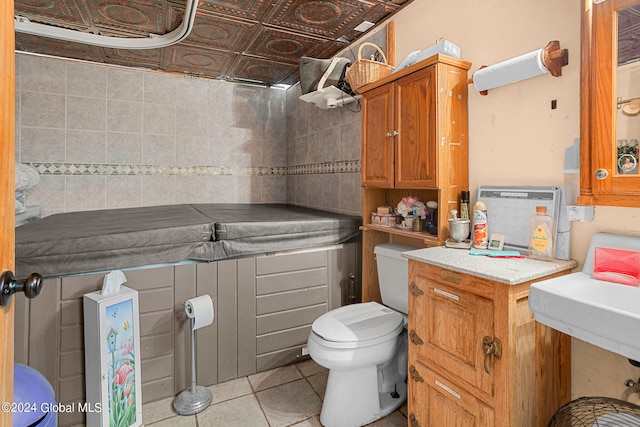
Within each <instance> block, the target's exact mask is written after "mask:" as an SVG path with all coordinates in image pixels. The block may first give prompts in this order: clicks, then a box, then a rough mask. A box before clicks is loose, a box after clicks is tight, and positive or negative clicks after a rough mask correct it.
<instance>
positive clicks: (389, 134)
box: [384, 130, 398, 138]
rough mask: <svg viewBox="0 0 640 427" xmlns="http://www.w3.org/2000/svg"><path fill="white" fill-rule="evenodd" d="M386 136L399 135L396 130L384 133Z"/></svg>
mask: <svg viewBox="0 0 640 427" xmlns="http://www.w3.org/2000/svg"><path fill="white" fill-rule="evenodd" d="M384 136H386V137H387V138H392V137H394V136H398V131H397V130H394V131H393V132H387V133H385V134H384Z"/></svg>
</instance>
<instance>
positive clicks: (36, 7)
mask: <svg viewBox="0 0 640 427" xmlns="http://www.w3.org/2000/svg"><path fill="white" fill-rule="evenodd" d="M411 1H412V0H200V1H199V3H198V9H197V14H196V19H195V22H194V26H193V30H192V31H191V33H190V35H189V36H188V37H187V38H186V39H185V40H183V41H181V42H180V43H177V44H174V45H172V46H169V47H165V48H158V49H147V50H127V49H112V48H102V47H96V46H90V45H87V44H82V43H75V42H67V41H61V40H56V39H52V38H45V37H40V36H34V35H30V34H24V33H19V32H16V49H17V50H19V51H25V52H35V53H41V54H48V55H55V56H61V57H65V58H75V59H83V60H88V61H94V62H102V63H109V64H118V65H124V66H130V67H144V68H149V69H153V70H164V71H169V72H177V73H186V74H190V75H194V76H200V77H206V78H218V79H229V80H240V81H243V80H248V81H255V82H263V83H266V84H269V85H273V84H279V83H282V84H293V83H295V82H297V81H298V62H299V59H300V57H301V56H310V57H314V58H330V57H332V56H333V55H334V54H335V53H337V52H338V51H340V50H341V49H343V48H344V47H346V46H347V45H348V44H349V43H350V42H352V41H353V40H355V39H357V38H358V37H360V36H361V35H362V34H363V33H362V32H359V31H357V30H355V27H357V26H358V25H359V24H361V23H362V22H363V21H369V22H372V23H379V22H381V21H383V20H384V19H386V18H387V17H389V16H390V15H391V14H393V13H395V12H397V11H398V10H400V9H401V8H402V7H404V6H406V5H407V4H409V3H410V2H411ZM185 5H186V1H185V0H15V14H16V16H21V17H25V18H28V19H29V20H30V21H31V22H37V23H41V24H48V25H53V26H58V27H62V28H67V29H72V30H77V31H83V32H88V33H93V34H101V35H105V36H115V37H147V36H148V35H149V34H150V33H153V34H166V33H168V32H170V31H172V30H173V29H175V28H176V27H178V26H179V25H180V23H181V22H182V19H183V15H184V10H185Z"/></svg>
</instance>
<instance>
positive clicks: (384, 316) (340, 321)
mask: <svg viewBox="0 0 640 427" xmlns="http://www.w3.org/2000/svg"><path fill="white" fill-rule="evenodd" d="M402 323H403V317H402V315H401V314H400V313H398V312H397V311H394V310H392V309H390V308H388V307H385V306H384V305H382V304H378V303H377V302H367V303H363V304H352V305H345V306H343V307H340V308H337V309H335V310H331V311H330V312H328V313H325V314H323V315H322V316H320V317H319V318H317V319H316V320H315V321H314V322H313V325H312V327H311V329H312V330H313V332H315V333H316V334H317V335H320V336H321V337H322V338H323V339H325V340H327V341H338V342H353V341H365V340H370V339H374V338H378V337H381V336H384V335H386V334H389V333H391V332H393V331H394V330H396V329H398V327H399V326H400V325H402Z"/></svg>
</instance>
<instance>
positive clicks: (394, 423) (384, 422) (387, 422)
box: [369, 410, 407, 427]
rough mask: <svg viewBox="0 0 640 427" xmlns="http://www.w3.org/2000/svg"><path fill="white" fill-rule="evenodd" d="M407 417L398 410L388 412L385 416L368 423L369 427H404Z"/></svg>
mask: <svg viewBox="0 0 640 427" xmlns="http://www.w3.org/2000/svg"><path fill="white" fill-rule="evenodd" d="M406 425H407V417H405V416H404V415H402V413H401V412H400V411H399V410H396V411H395V412H392V413H390V414H389V415H387V416H386V417H384V418H382V419H380V420H378V421H376V422H374V423H371V424H369V426H370V427H406Z"/></svg>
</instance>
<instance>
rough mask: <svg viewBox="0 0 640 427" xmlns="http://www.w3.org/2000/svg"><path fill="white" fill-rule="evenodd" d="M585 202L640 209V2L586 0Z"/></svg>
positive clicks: (582, 170)
mask: <svg viewBox="0 0 640 427" xmlns="http://www.w3.org/2000/svg"><path fill="white" fill-rule="evenodd" d="M580 89H581V102H580V105H581V112H580V197H579V198H578V203H579V204H587V205H609V206H632V207H640V197H638V196H640V164H639V163H640V158H639V157H638V156H639V153H638V140H639V139H640V0H583V19H582V70H581V88H580Z"/></svg>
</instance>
